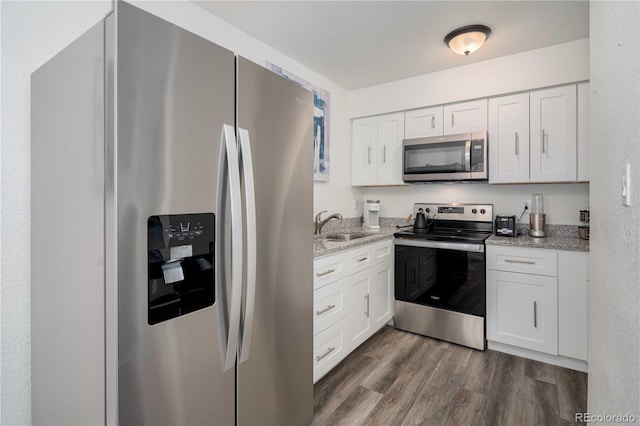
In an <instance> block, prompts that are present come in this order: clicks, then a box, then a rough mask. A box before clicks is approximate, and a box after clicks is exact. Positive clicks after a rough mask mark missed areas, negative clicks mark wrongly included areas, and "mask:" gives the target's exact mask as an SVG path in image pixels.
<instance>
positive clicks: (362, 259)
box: [358, 256, 369, 262]
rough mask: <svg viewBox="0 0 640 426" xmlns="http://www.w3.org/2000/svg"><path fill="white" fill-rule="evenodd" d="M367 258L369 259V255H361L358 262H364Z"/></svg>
mask: <svg viewBox="0 0 640 426" xmlns="http://www.w3.org/2000/svg"><path fill="white" fill-rule="evenodd" d="M367 259H369V258H368V257H367V256H365V257H361V258H360V259H358V262H364V261H365V260H367Z"/></svg>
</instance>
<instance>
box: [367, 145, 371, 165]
mask: <svg viewBox="0 0 640 426" xmlns="http://www.w3.org/2000/svg"><path fill="white" fill-rule="evenodd" d="M367 164H371V147H368V148H367Z"/></svg>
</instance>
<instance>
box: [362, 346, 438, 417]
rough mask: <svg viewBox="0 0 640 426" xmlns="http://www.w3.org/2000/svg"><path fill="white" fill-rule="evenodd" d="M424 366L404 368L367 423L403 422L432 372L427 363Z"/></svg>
mask: <svg viewBox="0 0 640 426" xmlns="http://www.w3.org/2000/svg"><path fill="white" fill-rule="evenodd" d="M427 346H428V345H427ZM422 367H423V368H421V369H415V370H413V369H402V372H401V373H400V375H399V376H398V377H397V379H396V381H395V382H394V383H393V385H392V386H391V387H390V388H389V389H388V391H387V392H386V393H385V394H384V397H383V398H382V399H381V400H380V401H379V402H378V404H377V405H376V407H375V408H374V409H373V411H372V412H371V413H370V414H369V416H368V417H367V419H366V420H365V423H366V424H369V425H391V424H402V422H403V421H404V418H405V417H406V415H407V413H408V412H409V409H410V408H411V406H412V405H413V403H414V401H415V399H416V398H417V396H418V394H419V393H420V391H421V389H422V388H423V386H424V384H425V383H426V381H427V379H428V378H429V375H430V374H431V370H430V369H428V368H427V364H423V366H422Z"/></svg>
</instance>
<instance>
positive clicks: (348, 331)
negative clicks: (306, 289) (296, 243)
mask: <svg viewBox="0 0 640 426" xmlns="http://www.w3.org/2000/svg"><path fill="white" fill-rule="evenodd" d="M392 247H393V241H392V240H385V241H382V242H377V243H372V244H369V245H365V246H360V247H357V248H355V249H352V250H349V251H346V252H341V253H338V254H335V255H331V256H325V257H322V258H318V259H316V260H315V262H314V264H315V266H314V270H316V271H318V272H319V273H320V274H324V273H326V272H327V271H328V270H330V269H335V270H336V272H337V270H338V269H339V268H338V267H336V265H341V264H342V263H343V261H344V263H345V265H346V270H345V271H344V272H343V273H342V274H335V275H331V274H333V273H327V274H326V275H321V276H317V275H318V274H317V273H316V279H315V282H314V288H315V290H314V294H313V298H314V300H313V302H314V303H313V304H314V312H313V315H314V322H313V324H314V327H313V333H314V337H313V342H314V349H313V365H314V368H313V381H314V383H315V382H317V381H318V380H319V379H320V378H321V377H322V376H324V375H325V374H326V373H327V372H329V371H330V370H331V369H332V368H333V367H335V366H336V365H337V364H338V363H339V362H340V361H342V360H343V359H344V358H345V357H346V356H347V355H348V354H349V353H350V352H351V351H353V350H354V349H355V348H357V347H358V346H359V345H360V344H362V343H363V342H364V341H366V340H367V339H368V338H369V337H371V336H372V335H373V334H374V333H375V332H376V331H378V330H379V329H380V328H382V327H384V325H385V324H386V323H387V322H388V321H389V320H390V319H391V318H392V317H393V282H392V279H391V277H392V276H393V260H392V256H391V253H392ZM329 276H333V277H334V278H333V279H331V278H327V277H329ZM318 282H320V284H318Z"/></svg>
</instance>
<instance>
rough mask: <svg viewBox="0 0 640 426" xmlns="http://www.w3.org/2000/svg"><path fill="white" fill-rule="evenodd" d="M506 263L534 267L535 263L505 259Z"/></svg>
mask: <svg viewBox="0 0 640 426" xmlns="http://www.w3.org/2000/svg"><path fill="white" fill-rule="evenodd" d="M504 261H505V262H507V263H522V264H524V265H535V264H536V262H531V261H530V260H513V259H505V260H504Z"/></svg>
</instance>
